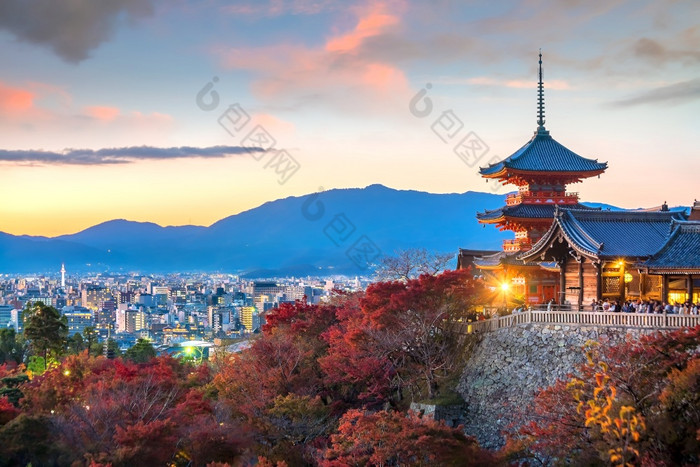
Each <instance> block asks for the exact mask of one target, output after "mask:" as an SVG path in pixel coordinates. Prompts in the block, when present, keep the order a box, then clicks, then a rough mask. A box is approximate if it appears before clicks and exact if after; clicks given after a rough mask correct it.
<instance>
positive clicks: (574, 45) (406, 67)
mask: <svg viewBox="0 0 700 467" xmlns="http://www.w3.org/2000/svg"><path fill="white" fill-rule="evenodd" d="M71 5H72V6H70V7H66V6H57V4H55V3H53V2H36V3H35V6H34V7H32V6H27V4H25V3H22V2H19V1H10V2H6V3H5V5H3V6H2V7H0V44H2V46H1V47H0V57H2V59H3V60H4V62H5V63H11V64H13V66H12V67H5V68H4V69H3V72H2V74H1V75H0V128H2V129H3V130H4V131H3V142H2V144H0V166H1V167H2V168H1V169H0V170H1V172H0V173H1V174H2V175H0V182H1V183H0V199H2V202H0V219H2V222H1V223H0V231H3V232H7V233H11V234H30V235H47V236H55V235H60V234H68V233H74V232H78V231H80V230H82V229H84V228H87V227H89V226H91V225H95V224H98V223H100V222H103V221H107V220H110V219H116V218H126V219H129V220H134V221H150V222H155V223H158V224H160V225H183V224H195V225H209V224H211V223H213V222H215V221H217V220H219V219H222V218H224V217H226V216H229V215H232V214H236V213H238V212H241V211H245V210H248V209H251V208H254V207H256V206H258V205H260V204H263V203H264V202H267V201H271V200H275V199H279V198H285V197H288V196H299V195H303V194H306V193H312V192H315V191H317V190H319V189H320V188H321V187H323V188H324V189H331V188H348V187H364V186H367V185H371V184H374V183H381V184H384V185H387V186H390V187H393V188H397V189H415V190H419V191H427V192H433V193H448V192H457V193H463V192H466V191H469V190H472V191H485V192H498V193H505V192H506V191H510V189H511V188H510V187H506V188H501V189H500V191H494V187H493V185H487V184H486V183H485V182H484V181H483V180H481V179H480V177H479V174H478V167H479V166H485V165H487V164H488V163H489V162H490V160H491V159H492V158H494V157H498V158H501V159H502V158H504V157H507V156H508V155H510V154H512V153H513V152H515V151H516V150H517V149H518V148H520V147H521V146H522V145H523V144H524V143H526V142H527V141H528V139H529V138H530V137H531V135H532V132H533V131H534V130H535V128H536V85H537V54H538V51H539V49H540V48H541V49H542V54H543V62H544V86H545V102H546V126H547V129H548V130H550V131H551V132H552V136H553V137H554V138H556V139H557V140H558V141H560V142H561V143H562V144H564V145H565V146H566V147H568V148H570V149H571V150H573V151H575V152H576V153H578V154H580V155H581V156H583V157H587V158H592V159H598V160H600V161H607V162H608V164H609V169H608V171H607V172H606V173H605V174H604V175H603V176H602V177H601V178H600V179H592V180H589V181H587V182H586V183H585V184H581V185H578V184H575V185H572V186H571V187H570V189H571V190H573V191H579V192H580V193H581V199H582V200H584V201H597V202H606V203H610V204H614V205H617V206H620V207H626V208H636V207H642V206H654V205H659V204H661V203H662V202H664V201H667V202H668V203H669V204H670V205H684V206H688V205H689V204H691V203H692V200H693V199H694V198H697V193H694V192H693V190H692V187H693V186H695V185H694V182H695V174H696V173H698V170H699V169H700V162H698V158H697V147H698V143H699V142H700V136H699V135H698V132H697V130H696V128H695V125H696V123H695V122H696V120H697V119H696V117H695V115H696V113H697V110H698V102H700V101H698V97H700V81H699V80H698V79H697V75H698V73H697V72H698V67H699V65H700V54H699V53H698V52H697V50H700V27H698V26H697V25H695V24H694V22H693V19H694V18H696V17H697V16H698V13H700V12H699V11H698V10H699V8H700V6H698V5H697V4H696V3H693V2H690V1H687V2H682V1H681V2H652V1H624V0H619V1H614V2H608V3H606V4H605V5H593V4H588V3H585V2H573V1H572V2H554V1H529V0H528V1H525V0H523V1H518V2H510V3H508V4H499V5H492V4H489V3H488V2H483V1H476V2H469V3H468V4H462V3H459V2H448V1H444V2H437V3H436V4H433V5H423V4H419V3H418V2H407V1H392V0H389V1H385V2H377V1H362V2H350V3H345V2H344V3H339V2H332V1H315V2H305V1H300V0H296V1H288V2H283V1H270V2H236V3H235V4H229V3H226V2H216V1H214V2H208V3H207V4H206V5H205V6H201V5H199V4H195V3H191V2H187V1H181V2H177V3H175V4H166V3H165V2H158V1H152V2H135V1H130V0H122V1H120V2H115V3H110V4H109V6H94V5H92V4H91V3H90V2H73V3H71ZM47 12H48V13H53V14H51V15H49V16H51V17H52V18H54V21H53V22H52V23H51V24H48V23H46V22H45V21H42V18H43V17H45V16H46V15H47ZM426 99H429V102H430V104H431V106H432V108H431V109H429V110H430V112H428V109H427V107H425V104H426V102H428V101H426ZM231 105H234V106H235V109H238V113H237V114H235V115H239V116H240V115H247V116H249V117H250V123H248V126H247V127H245V131H246V133H247V131H248V129H250V128H253V127H255V125H260V127H262V128H264V129H265V130H266V131H267V133H268V135H269V136H270V137H272V138H273V139H274V140H275V144H274V146H273V149H277V150H284V151H285V154H287V155H288V157H289V159H288V161H293V163H294V164H296V170H290V171H287V172H286V173H280V171H279V170H277V169H279V168H280V165H279V161H280V159H277V166H276V165H275V164H276V162H275V160H273V158H274V157H279V153H278V152H273V151H269V152H267V153H260V152H255V153H253V152H248V151H242V150H240V148H239V146H240V145H241V144H243V143H244V142H245V141H244V133H242V132H241V133H238V132H237V130H238V128H237V127H235V122H233V123H231V122H232V121H231V120H230V119H229V120H225V119H222V118H224V117H226V116H227V115H228V117H231V114H230V113H227V112H229V111H230V106H231ZM416 105H418V106H416ZM417 109H418V110H417ZM448 111H451V115H452V116H453V119H452V120H450V122H453V123H454V122H458V126H459V128H457V127H454V128H456V129H457V130H459V132H457V131H456V130H455V134H456V136H455V137H456V138H457V139H454V140H452V139H450V141H448V142H445V140H444V139H442V138H443V136H444V133H443V136H440V134H439V131H435V130H436V129H439V128H438V127H436V126H435V125H436V124H444V121H442V122H441V123H439V122H440V121H439V120H438V119H439V117H440V116H441V115H444V113H445V112H448ZM241 112H242V113H241ZM232 125H233V126H232ZM460 125H461V126H460ZM443 126H444V125H443ZM470 134H473V135H475V136H476V138H477V139H476V140H473V139H472V140H470V141H478V142H480V144H482V147H483V148H484V150H480V151H478V152H472V153H469V152H462V153H461V154H462V156H460V155H459V154H458V152H455V151H453V149H454V147H455V144H456V143H458V142H459V141H460V139H461V138H462V136H465V137H466V136H468V135H470ZM470 147H471V148H473V146H470ZM486 147H488V151H485V148H486ZM286 164H287V167H291V166H290V165H289V162H286ZM475 222H476V221H475Z"/></svg>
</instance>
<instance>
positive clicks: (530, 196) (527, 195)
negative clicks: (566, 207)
mask: <svg viewBox="0 0 700 467" xmlns="http://www.w3.org/2000/svg"><path fill="white" fill-rule="evenodd" d="M520 203H527V204H576V203H578V193H572V192H563V191H521V192H519V193H514V194H510V195H507V196H506V204H507V205H508V206H513V205H515V204H520Z"/></svg>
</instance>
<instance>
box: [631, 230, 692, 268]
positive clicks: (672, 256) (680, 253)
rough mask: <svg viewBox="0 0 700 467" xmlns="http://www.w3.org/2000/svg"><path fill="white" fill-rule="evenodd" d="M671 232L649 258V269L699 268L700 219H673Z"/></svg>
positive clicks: (647, 264)
mask: <svg viewBox="0 0 700 467" xmlns="http://www.w3.org/2000/svg"><path fill="white" fill-rule="evenodd" d="M672 228H673V232H672V233H671V236H670V237H669V238H668V240H667V241H666V243H664V245H663V246H662V247H661V249H659V251H657V252H656V253H655V254H654V255H653V256H652V257H651V258H649V259H648V260H647V261H645V262H644V263H642V264H641V266H643V267H646V268H649V269H693V270H698V269H700V221H685V222H684V221H674V222H673V225H672Z"/></svg>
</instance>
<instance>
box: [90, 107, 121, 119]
mask: <svg viewBox="0 0 700 467" xmlns="http://www.w3.org/2000/svg"><path fill="white" fill-rule="evenodd" d="M85 113H87V114H88V115H89V116H91V117H93V118H96V119H97V120H102V121H107V122H109V121H112V120H114V119H115V118H116V117H117V116H118V115H119V109H117V108H116V107H104V106H94V107H86V108H85Z"/></svg>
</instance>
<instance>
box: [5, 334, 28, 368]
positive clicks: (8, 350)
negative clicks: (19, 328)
mask: <svg viewBox="0 0 700 467" xmlns="http://www.w3.org/2000/svg"><path fill="white" fill-rule="evenodd" d="M26 350H27V345H26V342H25V340H24V338H23V337H22V336H21V335H17V333H16V332H15V330H14V329H13V328H6V329H0V365H2V364H4V363H13V362H14V363H16V364H18V365H19V364H20V363H22V361H23V360H24V353H25V352H26Z"/></svg>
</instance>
